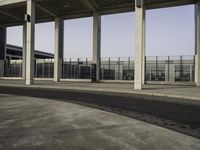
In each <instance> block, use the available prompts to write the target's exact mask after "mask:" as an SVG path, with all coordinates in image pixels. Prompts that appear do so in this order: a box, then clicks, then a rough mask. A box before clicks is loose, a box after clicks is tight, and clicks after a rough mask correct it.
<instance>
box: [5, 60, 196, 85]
mask: <svg viewBox="0 0 200 150" xmlns="http://www.w3.org/2000/svg"><path fill="white" fill-rule="evenodd" d="M144 63H145V64H144V66H145V80H146V81H165V82H194V74H195V57H194V56H166V57H165V56H162V57H160V56H159V57H158V56H155V57H145V60H144ZM91 64H92V59H88V58H85V59H81V58H78V59H63V61H62V78H63V79H91ZM100 68H101V69H100V79H101V80H134V59H133V58H131V57H127V58H120V57H119V58H101V64H100ZM5 76H6V77H21V76H22V60H10V61H6V62H5ZM53 76H54V59H37V60H35V77H36V78H53Z"/></svg>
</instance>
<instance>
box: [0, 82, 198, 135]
mask: <svg viewBox="0 0 200 150" xmlns="http://www.w3.org/2000/svg"><path fill="white" fill-rule="evenodd" d="M0 93H1V94H13V95H20V96H29V97H37V98H46V99H51V100H59V101H65V102H70V103H75V104H79V105H84V106H89V107H92V108H97V109H101V110H104V111H109V112H113V113H117V114H120V115H124V116H127V117H131V118H134V119H137V120H141V121H145V122H148V123H151V124H155V125H158V126H161V127H164V128H168V129H171V130H174V131H177V132H180V133H183V134H187V135H190V136H193V137H196V138H200V101H192V100H181V99H172V98H165V97H154V96H144V95H134V94H114V93H103V92H86V91H84V92H83V91H72V90H56V89H41V88H39V89H37V88H24V87H20V88H19V87H18V88H16V87H1V86H0Z"/></svg>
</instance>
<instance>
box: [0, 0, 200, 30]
mask: <svg viewBox="0 0 200 150" xmlns="http://www.w3.org/2000/svg"><path fill="white" fill-rule="evenodd" d="M144 1H145V6H146V8H147V9H155V8H163V7H171V6H180V5H187V4H195V3H196V2H197V1H198V0H144ZM35 2H36V23H39V22H47V21H53V20H54V19H55V17H60V18H63V19H73V18H80V17H90V16H92V15H93V12H94V11H97V12H99V13H100V14H101V15H107V14H114V13H122V12H130V11H134V6H135V0H35ZM25 13H26V0H0V26H14V25H21V24H22V23H23V22H24V14H25Z"/></svg>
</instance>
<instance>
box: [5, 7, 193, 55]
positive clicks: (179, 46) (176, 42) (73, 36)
mask: <svg viewBox="0 0 200 150" xmlns="http://www.w3.org/2000/svg"><path fill="white" fill-rule="evenodd" d="M134 19H135V18H134V13H133V12H131V13H122V14H115V15H107V16H102V43H101V51H102V55H101V56H102V57H129V56H130V57H131V56H134V41H135V40H134ZM92 21H93V20H92V17H89V18H81V19H73V20H67V21H65V39H64V44H65V48H64V55H65V58H77V57H80V58H85V57H92V26H93V25H92ZM194 26H195V25H194V6H193V5H188V6H180V7H171V8H164V9H155V10H148V11H147V13H146V55H147V56H163V55H164V56H165V55H193V54H194V37H195V31H194ZM35 37H36V39H35V48H36V49H37V50H42V51H45V52H51V53H54V51H53V50H54V23H53V22H50V23H42V24H37V25H36V32H35ZM7 43H8V44H14V45H18V46H22V27H21V26H18V27H10V28H8V35H7Z"/></svg>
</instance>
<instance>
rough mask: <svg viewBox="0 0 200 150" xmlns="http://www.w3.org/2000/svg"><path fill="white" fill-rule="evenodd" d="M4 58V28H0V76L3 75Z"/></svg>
mask: <svg viewBox="0 0 200 150" xmlns="http://www.w3.org/2000/svg"><path fill="white" fill-rule="evenodd" d="M5 60H6V28H2V27H1V28H0V77H3V76H4V64H5Z"/></svg>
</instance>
